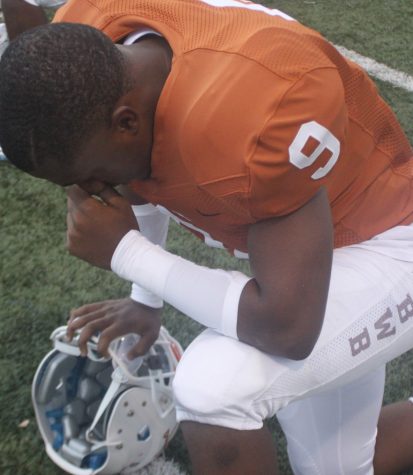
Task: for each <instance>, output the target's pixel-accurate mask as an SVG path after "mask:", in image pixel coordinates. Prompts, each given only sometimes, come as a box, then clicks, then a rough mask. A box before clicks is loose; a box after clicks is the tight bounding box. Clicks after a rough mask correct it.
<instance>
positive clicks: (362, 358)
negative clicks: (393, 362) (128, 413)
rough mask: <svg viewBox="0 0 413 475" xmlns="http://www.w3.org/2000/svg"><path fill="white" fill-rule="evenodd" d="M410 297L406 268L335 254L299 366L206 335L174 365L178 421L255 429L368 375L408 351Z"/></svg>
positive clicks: (412, 286)
mask: <svg viewBox="0 0 413 475" xmlns="http://www.w3.org/2000/svg"><path fill="white" fill-rule="evenodd" d="M411 295H413V266H412V265H411V264H410V266H409V265H406V264H404V263H402V262H398V261H395V260H393V259H390V258H387V257H384V256H380V255H376V254H375V253H372V252H371V251H366V250H361V249H353V248H347V249H344V250H339V251H337V252H335V254H334V262H333V269H332V277H331V285H330V290H329V296H328V302H327V309H326V314H325V318H324V324H323V328H322V331H321V334H320V337H319V339H318V341H317V343H316V346H315V348H314V350H313V351H312V353H311V355H310V356H309V357H308V358H306V359H305V360H303V361H291V360H288V359H285V358H278V357H273V356H270V355H267V354H265V353H262V352H260V351H259V350H257V349H255V348H253V347H250V346H248V345H245V344H243V343H241V342H239V341H237V340H234V339H231V338H228V337H225V336H222V335H219V334H218V333H216V332H214V331H212V330H207V331H206V332H204V333H203V334H201V335H200V336H199V337H198V338H197V339H196V340H195V341H194V342H193V343H192V344H191V345H190V346H189V347H188V349H187V351H186V352H185V354H184V356H183V358H182V360H181V362H180V364H179V366H178V370H177V374H176V376H175V380H174V391H175V396H176V402H177V414H178V418H179V419H180V420H193V421H197V422H202V423H209V424H214V425H222V426H225V427H231V428H235V429H258V428H260V427H262V420H263V419H265V418H267V417H270V416H272V415H273V414H275V413H276V412H277V411H278V410H280V409H281V408H283V407H285V406H286V405H287V404H288V403H290V402H292V401H294V400H297V399H300V398H303V397H305V396H309V395H312V394H317V393H321V392H323V391H326V390H329V389H332V388H335V387H339V386H343V385H344V384H346V383H348V382H350V381H352V380H355V379H356V378H358V377H360V376H362V375H364V374H367V373H368V372H370V371H373V370H374V369H376V368H378V367H380V366H382V365H383V364H385V363H386V362H387V361H389V360H390V359H392V358H394V357H396V356H398V355H400V354H401V353H403V352H404V351H406V350H407V349H410V348H411V347H413V300H412V298H411ZM251 318H253V316H251ZM308 318H311V309H309V314H308Z"/></svg>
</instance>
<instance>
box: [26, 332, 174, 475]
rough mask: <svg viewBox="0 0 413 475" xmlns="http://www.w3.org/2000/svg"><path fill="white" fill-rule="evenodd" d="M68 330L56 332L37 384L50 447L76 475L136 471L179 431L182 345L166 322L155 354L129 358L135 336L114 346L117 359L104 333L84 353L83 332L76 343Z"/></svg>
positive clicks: (36, 401)
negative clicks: (101, 341)
mask: <svg viewBox="0 0 413 475" xmlns="http://www.w3.org/2000/svg"><path fill="white" fill-rule="evenodd" d="M66 328H67V327H65V326H63V327H59V328H57V329H56V330H55V331H54V332H53V333H52V335H51V337H50V338H51V339H52V340H53V345H54V349H53V350H52V351H51V352H50V353H48V354H47V355H46V356H45V358H44V359H43V360H42V362H41V363H40V365H39V367H38V369H37V371H36V374H35V376H34V380H33V385H32V400H33V406H34V409H35V413H36V420H37V424H38V426H39V429H40V433H41V435H42V437H43V440H44V443H45V446H46V452H47V454H48V455H49V457H50V458H51V459H52V460H53V462H54V463H56V465H58V466H59V467H60V468H62V469H63V470H65V471H67V472H69V473H72V474H74V475H92V474H101V475H111V474H115V473H122V474H128V473H132V472H135V471H136V470H137V469H139V468H142V467H144V466H145V465H147V464H148V463H150V462H151V461H152V460H153V459H154V458H155V457H156V456H157V455H158V454H159V453H160V452H161V451H162V450H163V449H164V447H165V446H166V445H167V443H168V442H169V440H170V439H171V438H172V437H173V435H174V434H175V432H176V430H177V427H178V424H177V422H176V417H175V407H174V403H173V396H172V379H173V377H174V374H175V370H176V366H177V364H178V361H179V359H180V357H181V355H182V348H181V345H180V344H179V343H178V342H177V341H176V340H175V339H174V338H172V337H171V336H170V335H169V333H168V332H167V330H166V329H165V328H164V327H162V328H161V331H160V334H159V337H158V339H157V340H156V342H155V343H154V344H153V346H152V347H151V348H150V350H149V352H148V353H147V354H146V355H145V356H143V357H141V358H139V359H137V360H133V361H132V362H129V361H128V360H127V359H125V358H124V357H123V355H124V354H125V353H126V352H127V347H130V344H131V340H130V337H131V336H127V337H124V338H122V339H120V340H118V341H117V342H115V345H111V347H110V349H109V353H110V354H111V357H112V358H102V357H100V356H99V354H98V353H97V350H96V348H97V340H96V338H95V339H92V340H91V341H89V342H88V356H87V357H82V356H80V350H79V348H78V346H77V343H78V337H79V335H76V336H75V338H74V339H73V340H72V341H71V342H68V341H67V338H66ZM134 337H136V338H138V336H137V335H134ZM128 338H129V340H128ZM133 342H136V339H134V340H133ZM125 345H126V350H125ZM122 352H123V353H122ZM129 363H130V364H129Z"/></svg>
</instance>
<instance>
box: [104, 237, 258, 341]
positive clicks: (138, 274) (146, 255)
mask: <svg viewBox="0 0 413 475" xmlns="http://www.w3.org/2000/svg"><path fill="white" fill-rule="evenodd" d="M111 267H112V270H113V271H114V272H115V273H116V274H117V275H119V276H120V277H122V278H124V279H126V280H130V281H132V282H134V283H136V284H138V285H140V286H141V287H143V288H144V289H146V290H148V291H150V292H152V293H154V294H155V295H157V296H159V297H161V298H163V299H164V300H166V301H167V302H168V303H170V304H171V305H173V306H174V307H175V308H177V309H178V310H180V311H181V312H183V313H185V314H186V315H188V316H189V317H191V318H193V319H194V320H196V321H198V322H199V323H201V324H202V325H205V326H206V327H208V328H212V329H214V330H216V331H218V332H219V333H222V334H224V335H227V336H230V337H232V338H237V319H238V306H239V300H240V296H241V293H242V290H243V288H244V287H245V284H246V283H247V282H248V281H249V280H250V278H249V277H247V276H245V275H244V274H242V273H241V272H237V271H224V270H221V269H210V268H208V267H203V266H199V265H196V264H194V263H192V262H190V261H187V260H185V259H182V258H181V257H178V256H175V255H173V254H171V253H169V252H167V251H165V250H164V249H162V248H161V247H160V246H157V245H155V244H153V243H151V242H150V241H148V239H146V238H145V237H144V236H143V235H142V234H141V233H140V232H139V231H135V230H131V231H129V232H128V233H127V234H126V235H125V236H124V237H123V238H122V240H121V241H120V243H119V244H118V246H117V248H116V250H115V252H114V254H113V256H112V262H111Z"/></svg>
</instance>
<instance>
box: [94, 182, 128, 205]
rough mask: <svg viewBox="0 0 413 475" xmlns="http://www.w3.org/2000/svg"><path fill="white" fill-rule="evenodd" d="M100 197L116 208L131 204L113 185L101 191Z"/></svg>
mask: <svg viewBox="0 0 413 475" xmlns="http://www.w3.org/2000/svg"><path fill="white" fill-rule="evenodd" d="M99 197H100V198H102V200H103V201H104V202H105V203H106V204H108V205H110V206H113V207H115V208H118V207H119V206H124V205H125V204H127V205H128V206H129V203H128V201H127V200H126V199H125V198H124V197H123V196H122V195H121V194H120V193H118V192H117V191H116V190H115V189H114V188H113V187H111V186H109V185H108V186H106V187H105V188H104V189H103V190H102V191H100V192H99Z"/></svg>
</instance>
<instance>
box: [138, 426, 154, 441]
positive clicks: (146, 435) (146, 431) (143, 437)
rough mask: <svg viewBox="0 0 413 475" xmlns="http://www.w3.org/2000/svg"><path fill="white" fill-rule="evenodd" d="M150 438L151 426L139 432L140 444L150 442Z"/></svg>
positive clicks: (144, 427)
mask: <svg viewBox="0 0 413 475" xmlns="http://www.w3.org/2000/svg"><path fill="white" fill-rule="evenodd" d="M150 436H151V431H150V429H149V426H143V427H142V429H141V430H140V431H139V432H138V440H139V442H143V441H145V440H148V439H149V437H150Z"/></svg>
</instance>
